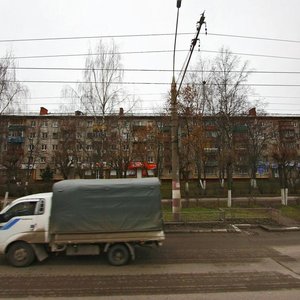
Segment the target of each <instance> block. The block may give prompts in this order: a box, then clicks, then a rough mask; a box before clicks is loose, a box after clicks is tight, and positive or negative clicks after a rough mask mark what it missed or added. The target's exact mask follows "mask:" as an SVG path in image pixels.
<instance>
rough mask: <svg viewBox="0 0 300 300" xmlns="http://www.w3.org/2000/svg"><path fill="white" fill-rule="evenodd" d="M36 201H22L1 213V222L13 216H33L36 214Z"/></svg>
mask: <svg viewBox="0 0 300 300" xmlns="http://www.w3.org/2000/svg"><path fill="white" fill-rule="evenodd" d="M36 203H37V202H36V201H27V202H21V203H18V204H16V205H14V206H13V207H11V208H10V209H9V210H8V211H7V212H5V213H4V214H3V215H1V220H0V222H7V221H9V220H10V219H11V218H13V217H17V216H18V217H21V216H32V215H34V214H35V207H36Z"/></svg>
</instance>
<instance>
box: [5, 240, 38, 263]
mask: <svg viewBox="0 0 300 300" xmlns="http://www.w3.org/2000/svg"><path fill="white" fill-rule="evenodd" d="M6 259H7V260H8V262H9V263H10V264H11V265H13V266H15V267H27V266H29V265H31V264H32V263H33V261H34V259H35V254H34V251H33V249H32V247H31V246H30V245H29V244H27V243H25V242H16V243H14V244H12V245H11V246H10V247H9V248H8V251H7V253H6Z"/></svg>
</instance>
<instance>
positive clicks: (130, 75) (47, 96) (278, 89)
mask: <svg viewBox="0 0 300 300" xmlns="http://www.w3.org/2000/svg"><path fill="white" fill-rule="evenodd" d="M0 10H1V18H0V28H1V31H0V56H4V55H5V53H6V52H7V51H12V52H13V54H14V56H15V57H17V64H18V66H19V67H46V68H47V67H66V68H83V67H84V61H85V58H84V57H83V56H67V57H66V56H65V57H43V58H24V57H26V56H51V55H58V54H60V55H61V54H84V53H88V50H89V48H94V46H95V45H96V43H97V39H92V38H82V39H61V40H59V39H54V40H39V41H16V40H18V39H38V38H50V37H53V38H56V37H62V38H64V37H65V38H66V37H92V36H102V37H103V36H114V41H115V43H116V44H117V45H118V47H119V50H120V52H121V53H124V52H145V51H165V50H172V49H173V43H174V31H175V22H176V13H177V8H176V0H151V1H150V0H107V1H104V0H0ZM203 11H205V16H206V22H207V29H208V35H207V36H205V35H203V34H201V35H200V39H201V47H200V52H199V51H198V46H197V47H196V50H197V51H195V52H194V54H193V57H192V60H191V64H190V66H191V68H192V66H193V65H195V64H196V62H197V61H198V60H199V58H200V57H201V58H213V57H214V56H215V55H216V53H214V51H218V50H220V48H221V47H223V46H224V47H228V48H229V49H230V50H231V51H232V52H234V53H239V54H240V57H241V59H242V60H248V61H249V66H250V68H251V69H254V70H256V71H271V72H272V73H263V74H262V73H255V74H253V75H251V77H250V78H249V83H251V84H262V85H263V86H254V87H253V88H254V91H255V92H256V94H257V97H251V98H250V100H253V101H254V100H255V99H256V98H259V99H263V100H264V101H265V102H267V103H268V106H267V107H266V110H267V111H268V112H269V113H272V114H274V113H276V114H298V115H300V17H299V13H300V1H299V0H285V1H284V0H210V1H201V0H182V6H181V8H180V15H179V27H178V32H179V33H190V34H189V35H179V36H178V40H177V49H178V50H188V49H189V48H190V43H191V39H192V38H193V37H194V35H195V33H196V23H197V21H198V20H199V18H200V15H201V14H202V12H203ZM201 32H202V33H204V28H203V29H202V30H201ZM152 34H171V35H164V36H155V35H152ZM121 35H127V36H128V35H131V37H120V36H121ZM132 35H145V36H139V37H137V36H135V37H134V36H132ZM151 35H152V36H151ZM228 35H234V36H243V37H244V38H242V37H230V36H228ZM249 37H259V38H261V39H254V38H249ZM271 39H277V40H271ZM5 40H14V41H10V42H7V41H5ZM110 40H111V38H103V41H105V42H110ZM283 40H286V41H283ZM246 54H252V55H246ZM186 55H187V53H186V52H180V51H178V53H177V54H176V69H181V68H182V65H183V63H184V59H185V57H186ZM270 56H271V57H270ZM272 56H273V57H272ZM274 56H275V57H274ZM18 57H19V58H18ZM21 57H23V58H21ZM122 63H123V66H124V68H126V69H132V68H135V69H154V70H170V69H172V52H167V51H166V52H163V53H158V52H155V53H131V54H128V53H127V54H122ZM278 72H281V73H278ZM282 72H288V73H282ZM291 72H293V73H291ZM297 72H298V73H297ZM81 73H82V72H80V71H62V70H55V71H54V70H52V71H51V70H18V71H17V76H18V79H19V80H21V81H41V80H45V81H80V80H82V75H81ZM171 79H172V73H170V72H162V71H161V72H145V71H139V72H138V71H126V72H125V78H124V81H126V82H133V83H136V84H128V85H125V86H124V88H125V89H126V90H127V92H128V93H130V94H132V95H134V96H135V98H136V99H140V104H139V112H141V113H151V112H152V111H153V108H157V107H161V106H163V103H164V95H165V94H166V93H167V91H168V90H169V88H170V86H169V85H167V84H157V83H168V82H171ZM141 82H146V83H148V84H137V83H141ZM154 83H155V84H154ZM24 84H25V85H26V86H27V87H28V88H29V91H30V96H31V99H29V100H28V112H38V111H39V107H40V106H44V107H47V108H48V109H49V112H52V113H54V112H57V111H58V107H59V103H61V102H62V101H66V100H61V99H60V98H59V97H60V96H61V89H62V87H63V85H64V84H58V83H56V84H54V83H24ZM278 84H280V85H296V86H276V85H278ZM71 85H72V84H71ZM265 85H271V86H265ZM274 85H275V86H274ZM297 85H298V86H297ZM73 86H75V85H74V84H73Z"/></svg>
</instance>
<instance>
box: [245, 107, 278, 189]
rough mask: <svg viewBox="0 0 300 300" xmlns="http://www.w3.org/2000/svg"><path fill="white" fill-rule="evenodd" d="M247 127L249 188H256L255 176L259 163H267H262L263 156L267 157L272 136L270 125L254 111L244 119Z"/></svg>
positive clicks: (261, 114) (260, 114)
mask: <svg viewBox="0 0 300 300" xmlns="http://www.w3.org/2000/svg"><path fill="white" fill-rule="evenodd" d="M244 121H245V125H246V126H247V143H246V148H247V154H248V155H247V156H248V164H249V167H250V176H251V181H250V186H251V187H252V188H256V187H257V182H256V174H257V171H258V165H259V163H267V161H264V155H265V156H267V153H266V150H265V149H266V148H267V145H268V143H269V142H270V141H271V139H272V136H273V130H272V127H271V126H272V125H271V124H270V122H267V121H266V120H265V119H264V114H263V113H259V114H258V115H257V112H256V109H255V108H253V109H251V110H250V112H249V115H248V117H246V118H245V119H244Z"/></svg>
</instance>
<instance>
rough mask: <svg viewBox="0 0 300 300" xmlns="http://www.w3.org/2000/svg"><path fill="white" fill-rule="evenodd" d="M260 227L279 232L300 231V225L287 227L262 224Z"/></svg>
mask: <svg viewBox="0 0 300 300" xmlns="http://www.w3.org/2000/svg"><path fill="white" fill-rule="evenodd" d="M260 227H261V228H262V229H264V230H267V231H277V232H284V231H300V227H299V226H289V227H288V226H286V227H283V226H282V227H273V226H267V225H260Z"/></svg>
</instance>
